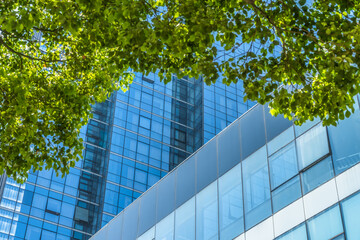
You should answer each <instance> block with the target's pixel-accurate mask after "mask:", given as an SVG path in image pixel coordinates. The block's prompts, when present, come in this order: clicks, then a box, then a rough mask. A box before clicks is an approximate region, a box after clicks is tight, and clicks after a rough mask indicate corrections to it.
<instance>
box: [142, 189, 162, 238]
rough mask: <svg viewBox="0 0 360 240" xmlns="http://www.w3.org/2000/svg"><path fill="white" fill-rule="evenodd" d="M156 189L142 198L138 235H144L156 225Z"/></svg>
mask: <svg viewBox="0 0 360 240" xmlns="http://www.w3.org/2000/svg"><path fill="white" fill-rule="evenodd" d="M156 187H157V186H154V188H152V189H151V190H150V191H147V192H146V193H145V194H143V195H142V196H141V199H139V200H141V202H140V213H139V230H138V235H141V234H143V233H144V232H145V231H147V230H148V229H149V228H150V227H152V226H154V225H155V220H156V219H155V218H156Z"/></svg>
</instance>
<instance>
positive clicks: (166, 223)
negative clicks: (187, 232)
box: [155, 212, 174, 240]
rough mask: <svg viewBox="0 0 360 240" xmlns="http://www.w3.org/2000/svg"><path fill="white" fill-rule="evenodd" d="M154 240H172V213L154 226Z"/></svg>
mask: <svg viewBox="0 0 360 240" xmlns="http://www.w3.org/2000/svg"><path fill="white" fill-rule="evenodd" d="M155 232H156V239H159V240H173V239H174V212H172V213H171V214H169V215H168V216H167V217H165V218H164V219H163V220H161V221H160V222H159V223H158V224H156V230H155Z"/></svg>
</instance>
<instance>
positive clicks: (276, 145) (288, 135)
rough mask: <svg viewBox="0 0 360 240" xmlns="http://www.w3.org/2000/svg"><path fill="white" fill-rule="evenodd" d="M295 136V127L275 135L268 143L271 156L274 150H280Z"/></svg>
mask: <svg viewBox="0 0 360 240" xmlns="http://www.w3.org/2000/svg"><path fill="white" fill-rule="evenodd" d="M294 138H295V135H294V128H293V127H289V128H288V129H287V130H285V131H284V132H282V133H281V134H280V135H278V136H277V137H275V138H274V139H273V140H271V141H270V142H268V144H267V146H268V155H269V156H270V155H272V154H273V153H274V152H276V151H277V150H279V149H280V148H282V147H283V146H285V145H286V144H288V143H289V142H291V141H292V140H294Z"/></svg>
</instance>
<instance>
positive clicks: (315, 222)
mask: <svg viewBox="0 0 360 240" xmlns="http://www.w3.org/2000/svg"><path fill="white" fill-rule="evenodd" d="M307 226H308V231H309V237H310V239H311V240H328V239H332V238H333V237H336V236H337V235H339V234H340V233H342V232H343V226H342V221H341V215H340V209H339V206H338V205H336V206H335V207H332V208H330V209H328V210H325V211H324V212H322V213H320V214H319V215H317V216H315V217H313V218H311V219H310V220H308V222H307Z"/></svg>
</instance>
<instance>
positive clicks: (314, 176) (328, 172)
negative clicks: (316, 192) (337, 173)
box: [302, 157, 334, 194]
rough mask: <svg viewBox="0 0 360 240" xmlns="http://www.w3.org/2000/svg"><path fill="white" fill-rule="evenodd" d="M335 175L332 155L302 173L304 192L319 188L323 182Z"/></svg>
mask: <svg viewBox="0 0 360 240" xmlns="http://www.w3.org/2000/svg"><path fill="white" fill-rule="evenodd" d="M333 177H334V170H333V166H332V162H331V157H327V158H326V159H324V160H322V161H321V162H319V163H318V164H316V165H315V166H313V167H311V168H309V169H308V170H306V171H305V172H304V173H303V174H302V185H303V191H304V194H306V193H308V192H310V191H311V190H313V189H315V188H317V187H318V186H320V185H321V184H323V183H325V182H326V181H328V180H330V179H331V178H333Z"/></svg>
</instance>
